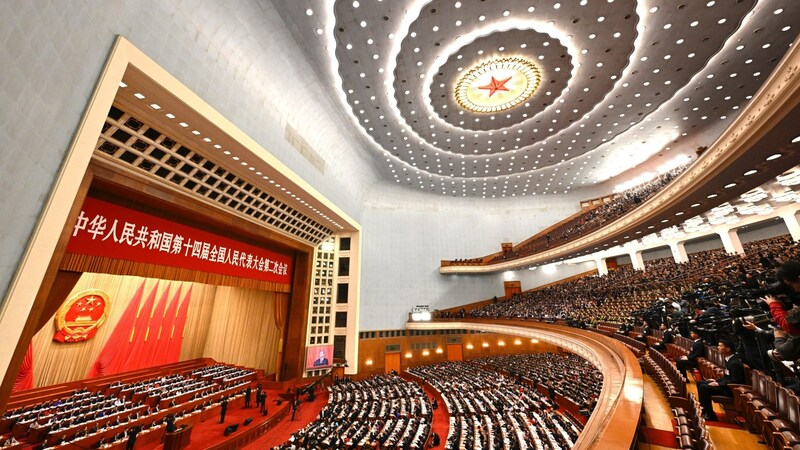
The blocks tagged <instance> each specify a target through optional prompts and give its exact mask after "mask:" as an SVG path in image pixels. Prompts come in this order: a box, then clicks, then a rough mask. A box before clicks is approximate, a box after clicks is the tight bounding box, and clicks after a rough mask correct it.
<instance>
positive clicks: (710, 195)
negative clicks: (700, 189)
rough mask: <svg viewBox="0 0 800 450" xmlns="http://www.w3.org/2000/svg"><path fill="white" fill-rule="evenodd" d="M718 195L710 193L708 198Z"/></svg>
mask: <svg viewBox="0 0 800 450" xmlns="http://www.w3.org/2000/svg"><path fill="white" fill-rule="evenodd" d="M716 196H717V194H708V196H707V197H706V198H715V197H716Z"/></svg>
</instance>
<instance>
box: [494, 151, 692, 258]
mask: <svg viewBox="0 0 800 450" xmlns="http://www.w3.org/2000/svg"><path fill="white" fill-rule="evenodd" d="M687 167H688V166H681V167H678V168H676V169H673V170H671V171H669V172H667V173H664V174H662V175H659V176H658V177H656V178H655V179H653V180H651V181H649V182H647V183H643V184H640V185H638V186H635V187H632V188H630V189H628V190H625V191H623V192H620V193H618V194H617V195H616V196H615V197H614V198H613V199H612V200H611V201H608V202H606V203H603V204H602V205H600V206H598V207H596V208H593V209H590V210H588V211H586V212H584V213H583V214H580V215H579V216H577V217H574V218H572V219H570V220H568V221H565V222H563V223H561V224H559V225H558V226H557V227H556V228H555V229H552V230H549V231H547V232H543V233H539V234H538V235H536V236H534V237H533V238H531V239H530V240H528V241H526V242H523V243H522V244H520V245H518V246H516V247H514V248H513V249H512V250H511V251H510V252H503V253H502V254H500V255H497V256H494V257H493V258H491V259H490V260H489V261H488V262H489V263H494V262H498V261H503V260H506V259H514V258H520V257H523V256H528V255H532V254H534V253H538V252H541V251H543V250H546V249H548V248H550V247H557V246H559V245H562V244H564V243H566V242H568V241H570V240H573V239H576V238H578V237H580V236H583V235H586V234H589V233H590V232H592V231H594V230H597V229H599V228H601V227H603V226H604V225H606V224H608V223H611V222H613V221H614V220H616V219H618V218H620V217H622V216H623V215H625V214H626V213H628V212H630V211H631V210H632V209H634V208H636V207H637V206H638V205H639V204H641V203H644V202H645V201H647V200H648V199H650V197H652V196H654V195H655V194H656V193H657V192H658V191H660V190H661V189H662V188H663V187H664V186H666V185H667V184H669V182H670V181H672V180H673V179H674V178H675V177H676V176H678V175H679V174H680V173H681V172H683V171H684V170H686V168H687ZM479 260H481V261H482V258H481V259H479Z"/></svg>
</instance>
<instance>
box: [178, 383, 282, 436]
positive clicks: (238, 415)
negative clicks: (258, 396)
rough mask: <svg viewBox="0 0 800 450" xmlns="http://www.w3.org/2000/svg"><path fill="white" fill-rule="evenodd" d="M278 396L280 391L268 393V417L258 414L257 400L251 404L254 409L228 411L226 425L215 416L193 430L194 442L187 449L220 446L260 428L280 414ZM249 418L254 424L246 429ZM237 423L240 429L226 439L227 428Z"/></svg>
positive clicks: (239, 408)
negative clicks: (255, 428)
mask: <svg viewBox="0 0 800 450" xmlns="http://www.w3.org/2000/svg"><path fill="white" fill-rule="evenodd" d="M277 396H278V391H267V413H268V414H267V416H266V417H264V416H262V415H261V413H259V412H258V409H257V408H256V407H255V404H256V403H255V400H252V401H251V404H252V405H254V406H253V407H252V408H248V409H242V408H241V407H238V408H230V409H228V412H227V414H225V423H219V415H217V416H215V417H214V420H211V419H209V420H206V421H205V422H201V423H198V424H197V425H195V426H194V429H193V430H192V440H191V442H190V443H189V446H188V447H186V448H187V449H198V450H199V449H203V448H208V447H209V446H211V445H215V444H218V443H220V442H223V441H224V440H225V439H229V438H230V437H233V436H236V435H238V434H240V433H243V432H244V431H245V430H247V429H248V428H253V427H255V426H258V425H259V424H261V423H263V422H265V421H266V420H267V419H268V418H269V417H271V416H273V415H275V414H277V413H278V406H277V405H276V404H275V398H277ZM253 397H255V395H253ZM248 417H252V418H253V422H252V423H251V424H250V425H248V426H246V427H245V426H244V425H243V424H242V423H243V422H244V419H246V418H248ZM235 423H238V424H239V429H238V430H236V432H235V433H233V434H231V435H230V437H228V438H226V437H225V435H224V432H225V427H227V426H228V425H233V424H235Z"/></svg>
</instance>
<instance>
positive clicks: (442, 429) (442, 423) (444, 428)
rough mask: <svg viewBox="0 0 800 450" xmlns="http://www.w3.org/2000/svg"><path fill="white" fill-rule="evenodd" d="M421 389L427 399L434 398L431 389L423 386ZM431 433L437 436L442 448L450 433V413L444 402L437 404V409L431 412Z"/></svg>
mask: <svg viewBox="0 0 800 450" xmlns="http://www.w3.org/2000/svg"><path fill="white" fill-rule="evenodd" d="M423 389H424V390H425V393H426V394H428V398H430V399H431V400H433V399H434V398H435V395H434V391H433V389H431V388H430V387H428V386H423ZM431 431H433V432H435V433H436V434H438V435H439V440H440V442H439V446H440V447H444V444H445V442H446V441H447V434H448V433H449V432H450V413H449V412H448V411H447V406H446V405H445V404H444V402H439V408H438V409H436V410H434V411H433V418H432V420H431Z"/></svg>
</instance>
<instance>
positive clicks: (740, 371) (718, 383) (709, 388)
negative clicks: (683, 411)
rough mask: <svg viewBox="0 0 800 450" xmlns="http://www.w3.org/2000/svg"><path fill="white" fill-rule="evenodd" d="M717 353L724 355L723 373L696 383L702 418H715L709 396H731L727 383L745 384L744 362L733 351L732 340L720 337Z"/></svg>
mask: <svg viewBox="0 0 800 450" xmlns="http://www.w3.org/2000/svg"><path fill="white" fill-rule="evenodd" d="M717 349H718V350H719V353H720V354H721V355H722V356H724V357H725V375H724V376H723V377H722V378H718V379H716V380H705V381H701V382H699V383H697V397H698V399H699V401H700V406H702V407H703V418H705V419H706V420H717V414H716V413H715V412H714V406H713V405H712V403H711V396H713V395H722V396H725V397H732V395H733V394H732V393H731V389H730V387H728V385H729V384H745V375H744V364H743V363H742V360H741V359H739V357H738V356H736V354H735V353H734V351H733V342H731V341H730V340H729V339H720V341H719V345H718V346H717Z"/></svg>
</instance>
